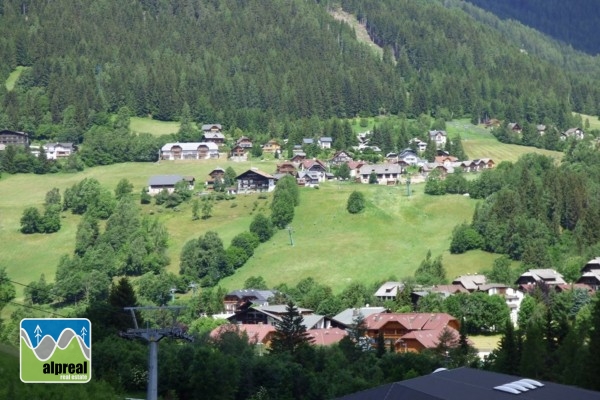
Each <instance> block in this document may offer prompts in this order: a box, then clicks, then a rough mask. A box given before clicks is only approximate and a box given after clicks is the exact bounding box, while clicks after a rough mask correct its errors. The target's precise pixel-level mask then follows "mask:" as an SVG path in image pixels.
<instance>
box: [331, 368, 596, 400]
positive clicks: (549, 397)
mask: <svg viewBox="0 0 600 400" xmlns="http://www.w3.org/2000/svg"><path fill="white" fill-rule="evenodd" d="M373 399H377V400H400V399H413V400H458V399H460V400H481V399H486V400H514V399H524V400H525V399H527V400H564V399H577V400H600V393H598V392H594V391H591V390H585V389H580V388H578V387H575V386H567V385H561V384H558V383H554V382H546V381H537V380H533V379H525V378H522V377H520V376H514V375H506V374H501V373H497V372H491V371H486V370H483V369H474V368H467V367H460V368H456V369H450V370H449V369H446V368H438V369H436V370H435V371H433V373H431V374H429V375H423V376H420V377H418V378H413V379H407V380H403V381H400V382H393V383H387V384H385V385H382V386H377V387H375V388H372V389H367V390H363V391H360V392H357V393H354V394H349V395H346V396H343V397H339V398H338V399H337V400H373Z"/></svg>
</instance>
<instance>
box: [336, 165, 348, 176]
mask: <svg viewBox="0 0 600 400" xmlns="http://www.w3.org/2000/svg"><path fill="white" fill-rule="evenodd" d="M335 176H336V177H338V178H339V179H343V180H348V179H350V167H349V166H348V164H347V163H343V164H342V165H340V166H339V167H338V169H337V170H336V171H335Z"/></svg>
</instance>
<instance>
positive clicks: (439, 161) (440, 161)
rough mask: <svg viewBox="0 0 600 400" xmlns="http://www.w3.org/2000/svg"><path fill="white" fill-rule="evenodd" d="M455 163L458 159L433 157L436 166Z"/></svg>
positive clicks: (445, 156) (443, 156)
mask: <svg viewBox="0 0 600 400" xmlns="http://www.w3.org/2000/svg"><path fill="white" fill-rule="evenodd" d="M457 161H458V158H456V157H454V156H448V155H442V156H436V157H435V162H436V163H437V164H442V165H452V164H453V163H455V162H457Z"/></svg>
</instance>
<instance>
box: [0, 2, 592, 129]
mask: <svg viewBox="0 0 600 400" xmlns="http://www.w3.org/2000/svg"><path fill="white" fill-rule="evenodd" d="M323 3H327V2H305V1H300V0H290V1H283V0H269V1H257V0H251V1H245V2H240V1H234V0H221V1H199V0H186V1H177V2H174V1H166V0H163V1H158V0H154V1H150V0H140V1H133V2H125V3H123V2H117V1H114V0H99V1H95V2H93V3H88V2H84V1H66V0H56V1H41V2H40V1H16V0H2V1H1V2H0V59H2V60H3V62H2V63H1V64H0V80H4V79H6V77H7V76H8V74H9V73H10V72H11V71H12V70H14V68H15V67H17V66H19V65H20V66H26V67H30V68H26V69H25V70H24V72H23V73H22V74H21V77H20V79H19V81H18V82H17V85H16V87H15V89H14V90H11V91H8V92H6V89H5V88H4V87H3V86H2V87H1V88H0V96H1V97H2V102H1V105H0V125H2V126H5V127H8V128H12V129H19V130H25V131H28V132H32V133H34V135H36V136H37V137H40V138H56V137H57V136H59V135H60V131H61V130H62V129H63V128H64V125H65V124H68V125H70V126H76V128H77V131H79V132H82V133H83V132H85V131H87V130H88V129H89V128H90V127H91V126H92V125H94V124H98V123H99V121H101V120H102V118H99V117H98V115H99V114H102V113H105V112H109V113H114V112H116V111H117V110H119V109H120V108H121V107H124V106H127V107H128V108H129V109H130V110H132V112H133V113H134V114H135V115H139V116H142V115H152V116H153V117H155V118H158V119H163V120H176V119H178V118H179V116H180V114H181V111H182V109H183V107H184V104H185V103H187V104H188V105H189V107H190V110H191V115H192V118H193V119H194V120H196V121H197V122H208V121H219V122H221V123H223V124H224V125H225V127H226V128H231V127H240V128H242V129H244V130H245V131H246V132H249V133H252V132H257V131H262V132H264V130H265V127H267V126H268V127H269V131H270V132H269V133H270V134H272V135H276V136H277V135H283V136H285V135H286V133H285V132H281V128H280V125H279V128H278V124H272V122H281V121H283V120H286V119H297V118H304V117H308V116H317V117H319V118H327V117H331V116H337V117H344V116H355V115H357V114H359V113H362V114H366V115H374V114H378V113H388V112H389V113H393V114H397V113H404V114H406V115H408V116H418V115H420V114H422V113H426V114H435V115H436V116H440V115H442V116H445V117H446V118H450V117H456V116H464V115H470V116H472V117H473V119H474V120H479V119H481V118H484V117H486V116H493V117H497V118H501V119H505V118H506V119H509V120H522V119H526V120H528V121H529V122H532V123H539V122H546V123H556V124H558V125H559V127H561V128H564V127H566V125H568V118H566V116H568V115H569V113H570V111H571V109H572V108H574V109H575V110H578V111H582V112H586V113H588V114H597V113H598V110H597V108H598V104H600V89H598V88H597V87H595V86H594V85H592V84H591V81H590V78H589V77H586V76H585V75H582V74H572V73H570V72H565V70H564V69H562V68H561V66H560V65H556V64H555V63H552V62H545V61H541V60H540V59H539V58H538V57H537V56H536V55H528V54H526V53H524V52H522V51H520V49H519V47H518V46H516V45H514V44H513V43H511V42H510V41H508V40H507V39H505V38H503V36H502V35H501V34H500V33H499V32H497V31H496V30H494V29H493V28H492V27H489V26H486V25H485V24H483V23H480V22H477V21H476V20H474V19H473V17H471V16H469V15H468V14H467V13H465V12H463V11H462V10H460V9H457V8H452V7H446V4H444V3H442V2H431V1H406V0H400V1H398V0H381V1H374V0H344V1H342V2H341V6H342V7H343V8H344V10H346V11H349V12H352V13H354V14H355V15H357V16H358V18H359V19H360V20H361V21H363V22H366V25H367V28H368V29H369V32H370V34H371V35H372V37H373V39H374V40H375V41H376V42H377V43H378V44H380V45H382V46H383V47H384V48H385V51H384V55H383V59H380V58H379V57H377V56H376V55H375V54H373V53H372V52H371V51H370V50H369V49H368V48H367V46H365V45H363V44H359V43H358V42H357V41H356V39H355V34H354V32H353V31H352V30H351V28H350V27H349V26H348V25H346V24H344V23H342V22H339V21H335V20H334V19H333V18H332V17H331V16H330V15H329V14H328V12H327V11H328V8H329V7H333V6H331V5H329V4H323ZM590 60H591V61H590ZM578 62H579V61H578ZM586 62H589V63H590V65H594V68H595V69H600V67H598V66H596V65H595V64H596V61H594V60H592V59H591V58H590V59H586ZM592 69H593V68H592ZM57 132H58V133H57ZM82 138H83V135H82V134H80V135H79V137H78V138H76V139H78V140H82ZM69 139H71V138H70V137H69Z"/></svg>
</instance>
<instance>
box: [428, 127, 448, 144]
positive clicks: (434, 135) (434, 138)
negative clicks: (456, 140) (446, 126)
mask: <svg viewBox="0 0 600 400" xmlns="http://www.w3.org/2000/svg"><path fill="white" fill-rule="evenodd" d="M429 140H431V142H432V143H435V145H436V147H437V148H442V147H444V146H445V145H446V142H447V141H448V134H447V133H446V131H437V130H435V131H429Z"/></svg>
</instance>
